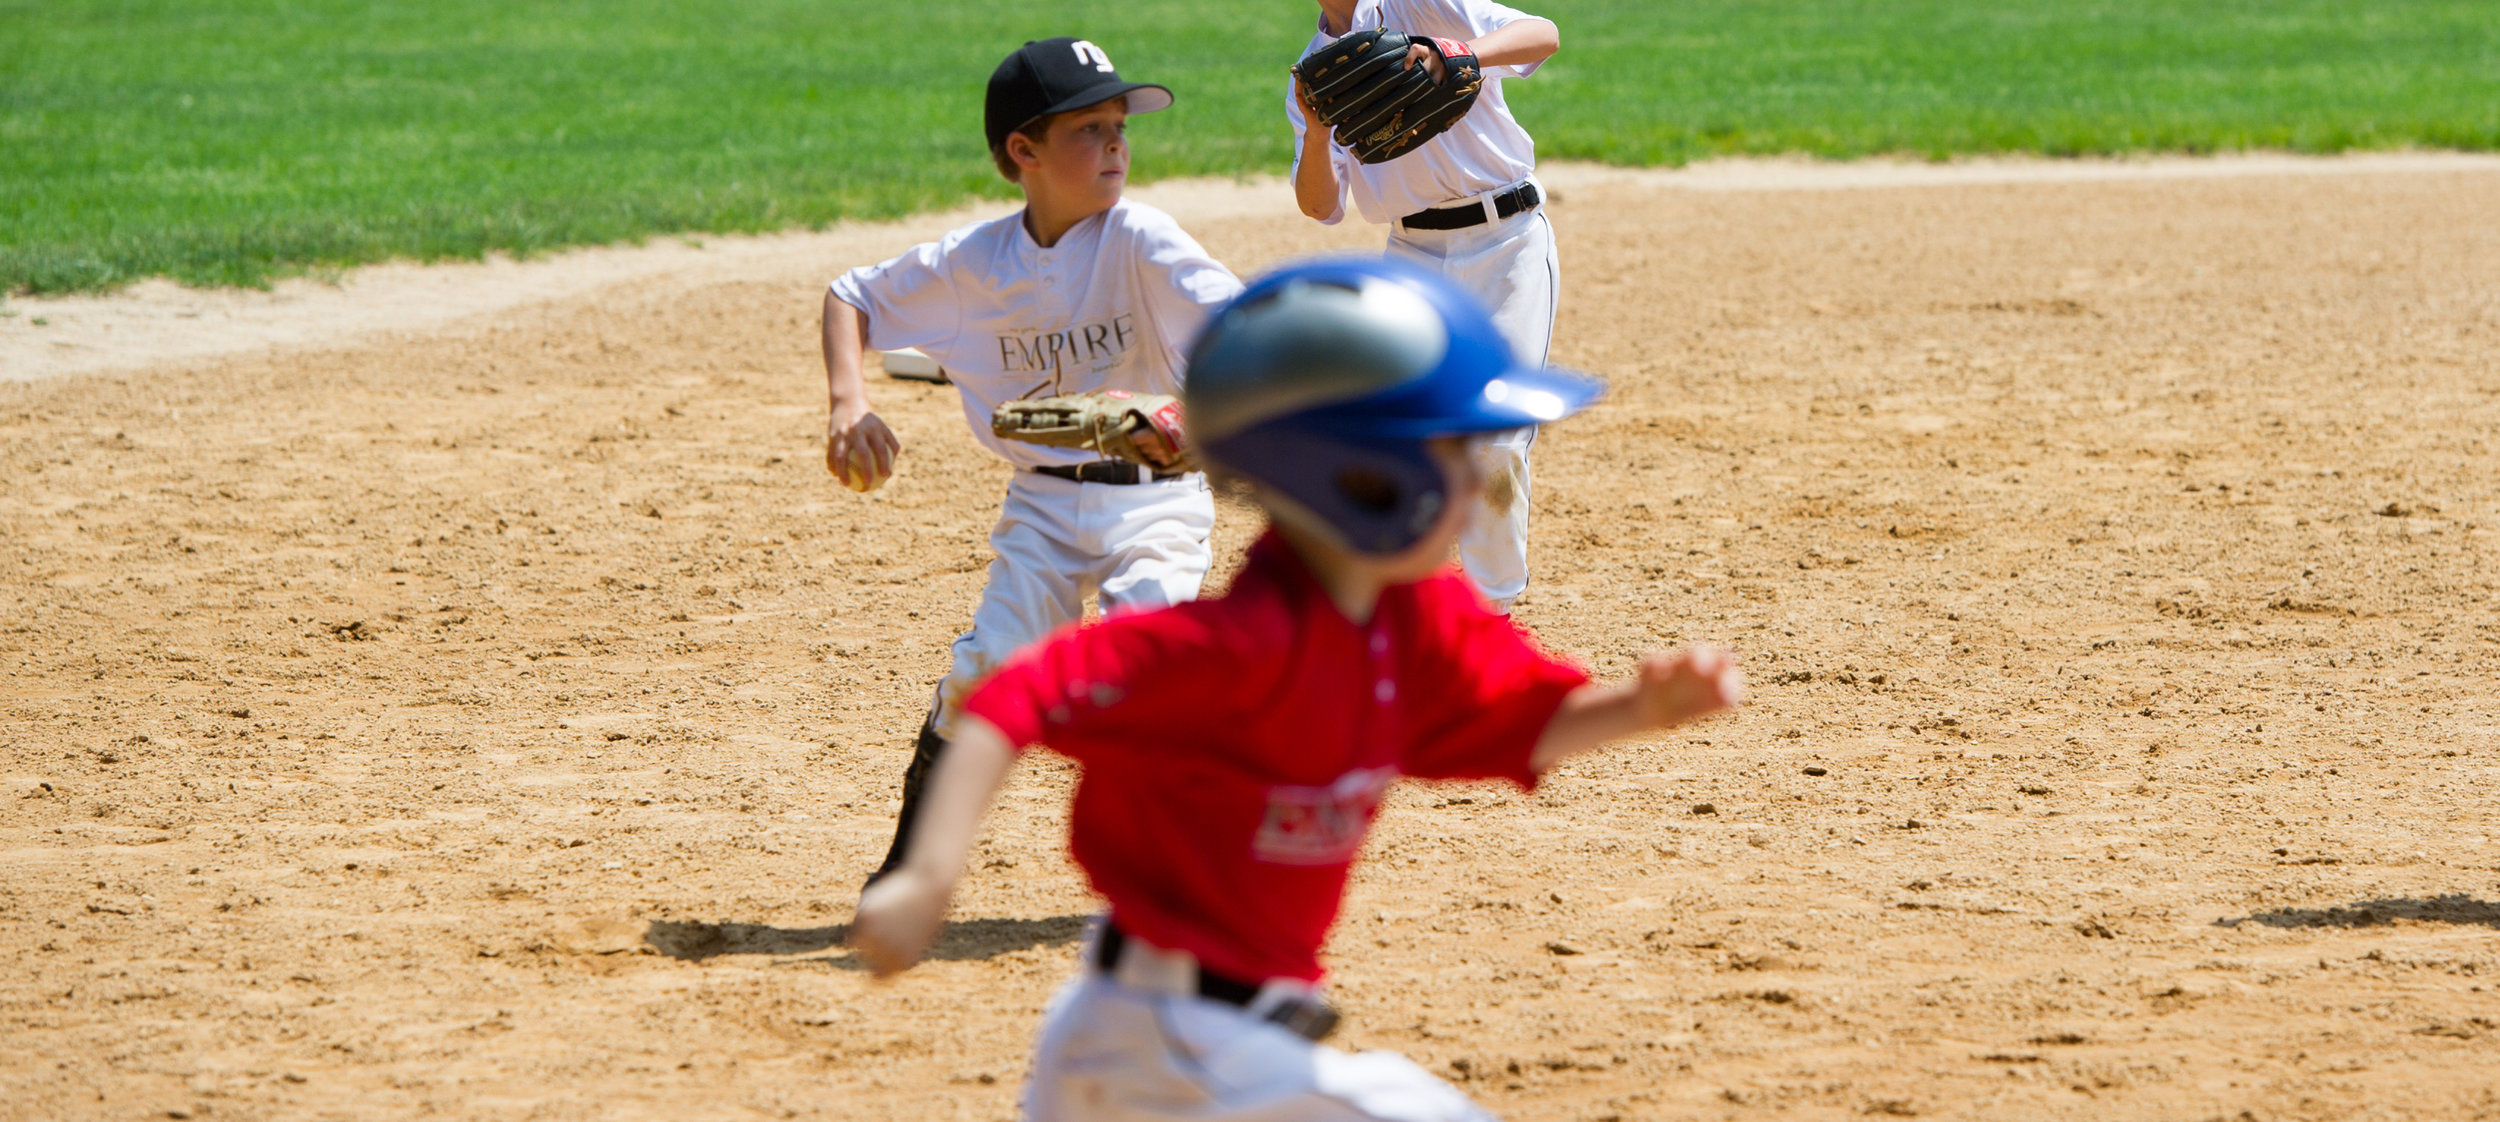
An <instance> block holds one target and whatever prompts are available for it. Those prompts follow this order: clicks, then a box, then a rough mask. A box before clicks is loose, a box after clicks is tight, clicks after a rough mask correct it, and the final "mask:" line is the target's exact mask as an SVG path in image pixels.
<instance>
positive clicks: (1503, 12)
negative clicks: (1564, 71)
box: [1426, 0, 1553, 78]
mask: <svg viewBox="0 0 2500 1122" xmlns="http://www.w3.org/2000/svg"><path fill="white" fill-rule="evenodd" d="M1426 2H1427V3H1435V4H1438V5H1440V6H1444V7H1447V8H1449V9H1451V11H1450V14H1451V15H1452V16H1453V17H1455V18H1457V19H1458V21H1459V22H1461V23H1464V24H1466V25H1467V37H1468V38H1469V39H1481V38H1483V37H1484V36H1487V35H1491V34H1493V33H1494V32H1496V31H1500V30H1501V29H1503V28H1505V27H1508V26H1510V25H1512V24H1514V23H1517V22H1519V21H1520V20H1523V19H1538V20H1542V19H1545V17H1544V16H1532V15H1529V14H1528V13H1526V12H1523V11H1520V10H1519V9H1517V8H1514V7H1511V6H1510V5H1508V4H1497V3H1494V2H1493V0H1426ZM1545 22H1547V23H1552V22H1553V21H1552V20H1546V21H1545ZM1544 65H1545V63H1544V62H1543V61H1542V60H1539V61H1536V62H1531V63H1529V64H1527V65H1526V66H1495V67H1490V68H1487V69H1486V71H1485V73H1487V74H1489V75H1494V76H1498V77H1504V78H1525V77H1527V76H1528V75H1531V74H1534V73H1536V72H1537V68H1538V67H1541V66H1544Z"/></svg>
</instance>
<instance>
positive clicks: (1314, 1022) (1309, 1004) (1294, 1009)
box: [1267, 998, 1344, 1041]
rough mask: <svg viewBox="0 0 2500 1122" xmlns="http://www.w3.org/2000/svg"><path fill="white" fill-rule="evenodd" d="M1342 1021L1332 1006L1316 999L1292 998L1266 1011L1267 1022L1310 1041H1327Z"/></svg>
mask: <svg viewBox="0 0 2500 1122" xmlns="http://www.w3.org/2000/svg"><path fill="white" fill-rule="evenodd" d="M1343 1019H1344V1018H1343V1017H1342V1015H1340V1014H1339V1013H1338V1012H1337V1010H1336V1008H1335V1007H1334V1006H1332V1005H1330V1004H1328V1003H1327V1002H1325V1001H1321V1000H1319V999H1316V998H1294V999H1293V1000H1290V1001H1285V1002H1280V1003H1278V1004H1277V1006H1276V1007H1275V1008H1273V1009H1270V1010H1268V1011H1267V1020H1268V1021H1270V1022H1272V1023H1274V1024H1277V1025H1280V1026H1283V1028H1284V1029H1285V1031H1287V1032H1290V1033H1292V1034H1294V1035H1295V1036H1299V1037H1301V1038H1302V1039H1304V1040H1310V1041H1320V1040H1326V1039H1328V1036H1329V1034H1330V1033H1333V1032H1335V1031H1337V1022H1338V1021H1340V1020H1343Z"/></svg>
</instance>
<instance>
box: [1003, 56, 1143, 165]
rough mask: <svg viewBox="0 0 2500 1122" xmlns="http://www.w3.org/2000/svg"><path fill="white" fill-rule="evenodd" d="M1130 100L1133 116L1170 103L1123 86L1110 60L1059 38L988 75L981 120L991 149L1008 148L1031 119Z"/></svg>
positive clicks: (1133, 86) (1139, 87)
mask: <svg viewBox="0 0 2500 1122" xmlns="http://www.w3.org/2000/svg"><path fill="white" fill-rule="evenodd" d="M1123 96H1125V97H1127V98H1128V111H1129V112H1131V113H1152V112H1154V111H1155V110H1157V109H1164V108H1168V107H1170V106H1171V104H1172V91H1170V90H1167V89H1164V88H1163V87H1161V86H1158V85H1154V84H1153V83H1150V82H1123V81H1121V80H1120V75H1119V72H1117V71H1115V70H1113V69H1111V56H1110V55H1107V54H1104V53H1102V48H1101V47H1097V46H1095V45H1093V44H1092V43H1089V42H1087V41H1085V40H1083V39H1071V38H1068V37H1065V36H1062V37H1060V38H1057V39H1042V40H1039V41H1036V42H1030V43H1026V44H1025V45H1023V46H1022V47H1018V48H1016V53H1014V54H1011V55H1008V56H1007V61H1005V62H1002V63H999V64H998V69H997V70H996V71H994V72H992V73H991V74H990V92H989V99H988V100H987V101H986V102H985V103H984V104H983V106H982V113H981V117H982V121H981V123H982V124H983V125H984V126H985V127H986V131H987V132H988V133H989V137H990V147H992V148H996V147H998V146H999V145H1001V144H1005V143H1007V134H1008V133H1011V132H1014V131H1016V128H1017V126H1020V125H1023V124H1024V123H1026V122H1028V121H1031V120H1032V119H1034V118H1035V117H1041V116H1047V115H1049V114H1052V113H1065V112H1067V111H1068V110H1071V109H1083V108H1085V107H1086V106H1088V105H1100V104H1102V103H1103V102H1106V101H1109V100H1111V99H1112V98H1115V97H1123Z"/></svg>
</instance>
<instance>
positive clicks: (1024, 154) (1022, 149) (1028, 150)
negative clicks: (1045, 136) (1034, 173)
mask: <svg viewBox="0 0 2500 1122" xmlns="http://www.w3.org/2000/svg"><path fill="white" fill-rule="evenodd" d="M1007 158H1008V159H1009V160H1011V161H1013V162H1014V163H1015V165H1016V167H1017V168H1018V169H1019V170H1022V171H1031V170H1033V169H1034V168H1037V167H1040V166H1041V164H1042V153H1041V147H1040V146H1039V145H1037V144H1035V143H1034V141H1033V137H1032V136H1031V135H1030V134H1028V133H1025V132H1023V131H1021V130H1019V131H1016V132H1011V133H1008V134H1007Z"/></svg>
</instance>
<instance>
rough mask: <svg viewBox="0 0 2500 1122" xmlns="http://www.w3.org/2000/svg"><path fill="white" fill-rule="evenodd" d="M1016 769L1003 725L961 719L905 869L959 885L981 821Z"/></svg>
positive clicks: (941, 759) (928, 792) (933, 780)
mask: <svg viewBox="0 0 2500 1122" xmlns="http://www.w3.org/2000/svg"><path fill="white" fill-rule="evenodd" d="M1015 765H1016V752H1015V748H1014V747H1013V746H1012V745H1010V744H1008V743H1007V737H1006V736H1005V734H1003V733H1001V732H999V731H998V726H996V725H993V724H991V723H989V722H988V721H985V720H982V719H981V718H979V717H975V716H973V715H971V714H969V713H966V714H963V715H961V716H958V717H957V718H956V719H955V735H954V736H953V737H951V738H949V739H948V740H947V742H946V750H945V751H944V752H942V753H940V754H939V755H938V759H937V768H936V770H935V771H933V772H931V773H930V775H929V785H928V787H927V788H926V789H925V791H924V792H923V794H922V795H921V803H920V811H919V818H918V819H917V820H916V821H914V822H913V823H912V832H911V845H910V848H909V849H908V850H906V852H907V853H909V854H910V856H908V857H906V858H905V859H904V868H907V869H910V870H911V871H912V872H913V874H914V875H916V876H920V877H924V878H926V879H927V880H928V881H929V882H930V883H932V884H944V885H952V884H954V883H955V881H956V879H957V878H958V877H961V876H962V875H963V870H964V859H965V857H966V855H968V854H969V853H971V851H972V840H973V838H974V837H975V836H977V835H978V834H979V833H980V829H981V816H982V815H984V814H986V813H988V812H989V808H990V800H991V799H993V798H995V797H996V796H997V794H998V788H999V785H1000V784H1002V783H1004V782H1006V779H1007V773H1008V772H1010V771H1012V770H1014V769H1015Z"/></svg>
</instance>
